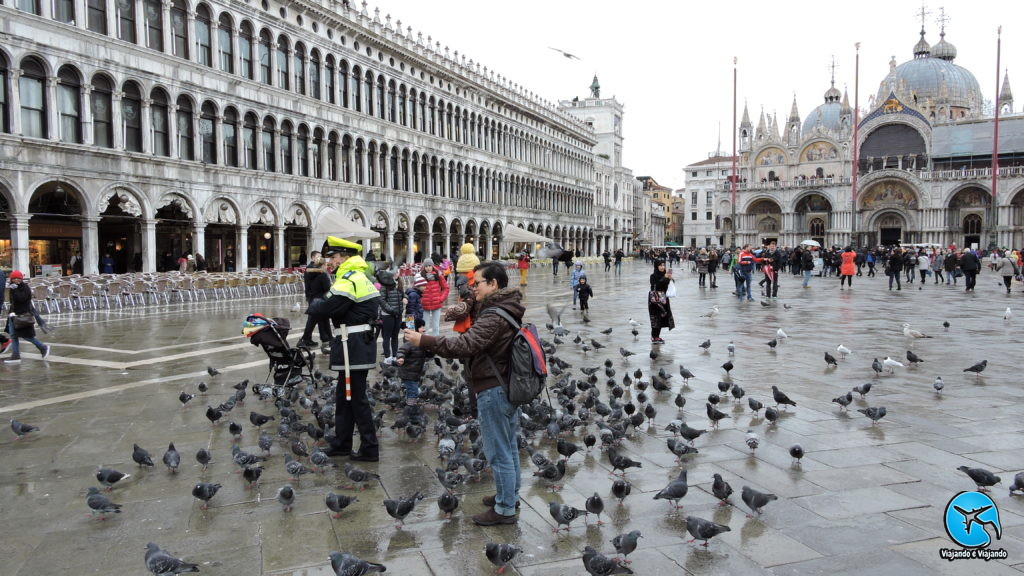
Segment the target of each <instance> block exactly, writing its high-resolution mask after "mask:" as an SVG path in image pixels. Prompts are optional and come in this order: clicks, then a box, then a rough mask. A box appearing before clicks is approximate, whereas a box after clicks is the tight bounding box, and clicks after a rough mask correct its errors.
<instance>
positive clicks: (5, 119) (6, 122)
mask: <svg viewBox="0 0 1024 576" xmlns="http://www.w3.org/2000/svg"><path fill="white" fill-rule="evenodd" d="M9 74H10V70H9V68H8V67H7V59H6V58H4V55H3V54H0V132H5V133H8V134H9V133H10V132H11V113H10V111H9V110H8V109H7V103H8V102H10V100H11V99H10V98H9V97H8V96H7V76H8V75H9Z"/></svg>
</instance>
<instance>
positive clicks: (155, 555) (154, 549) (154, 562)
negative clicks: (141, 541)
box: [146, 542, 199, 576]
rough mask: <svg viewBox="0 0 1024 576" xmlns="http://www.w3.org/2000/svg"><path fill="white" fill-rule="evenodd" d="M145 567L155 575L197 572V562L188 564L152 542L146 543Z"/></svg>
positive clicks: (168, 575)
mask: <svg viewBox="0 0 1024 576" xmlns="http://www.w3.org/2000/svg"><path fill="white" fill-rule="evenodd" d="M146 569H147V570H149V571H150V572H152V573H153V574H156V575H157V576H173V575H175V574H181V573H182V572H199V566H198V565H197V564H190V563H188V562H185V561H183V560H180V559H178V558H175V557H174V556H171V555H170V554H168V553H167V552H164V551H163V550H161V549H160V547H159V546H157V545H156V544H154V543H152V542H150V543H149V544H146Z"/></svg>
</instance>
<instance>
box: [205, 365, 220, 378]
mask: <svg viewBox="0 0 1024 576" xmlns="http://www.w3.org/2000/svg"><path fill="white" fill-rule="evenodd" d="M206 373H207V374H209V375H210V376H216V375H218V374H220V370H217V369H216V368H214V367H213V366H207V367H206Z"/></svg>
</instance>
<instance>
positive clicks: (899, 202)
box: [857, 178, 920, 211]
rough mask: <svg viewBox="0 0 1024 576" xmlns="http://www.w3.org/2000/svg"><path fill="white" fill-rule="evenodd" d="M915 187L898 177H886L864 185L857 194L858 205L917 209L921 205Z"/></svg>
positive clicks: (870, 208) (871, 207) (878, 207)
mask: <svg viewBox="0 0 1024 576" xmlns="http://www.w3.org/2000/svg"><path fill="white" fill-rule="evenodd" d="M919 197H920V195H919V194H918V192H917V190H916V189H915V187H914V186H913V185H912V184H910V183H909V182H907V181H905V180H902V179H898V178H884V179H879V180H877V181H875V182H872V183H871V184H869V185H867V186H865V187H864V189H863V191H862V192H861V193H860V194H858V196H857V206H858V208H859V209H862V210H879V209H882V208H890V207H891V208H901V209H903V210H905V211H906V210H917V209H918V208H919V206H920V204H919Z"/></svg>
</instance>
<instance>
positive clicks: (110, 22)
mask: <svg viewBox="0 0 1024 576" xmlns="http://www.w3.org/2000/svg"><path fill="white" fill-rule="evenodd" d="M106 15H107V35H108V36H110V37H111V38H117V0H106ZM81 20H82V21H83V22H86V23H88V20H89V15H88V14H87V13H83V17H82V18H81Z"/></svg>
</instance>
